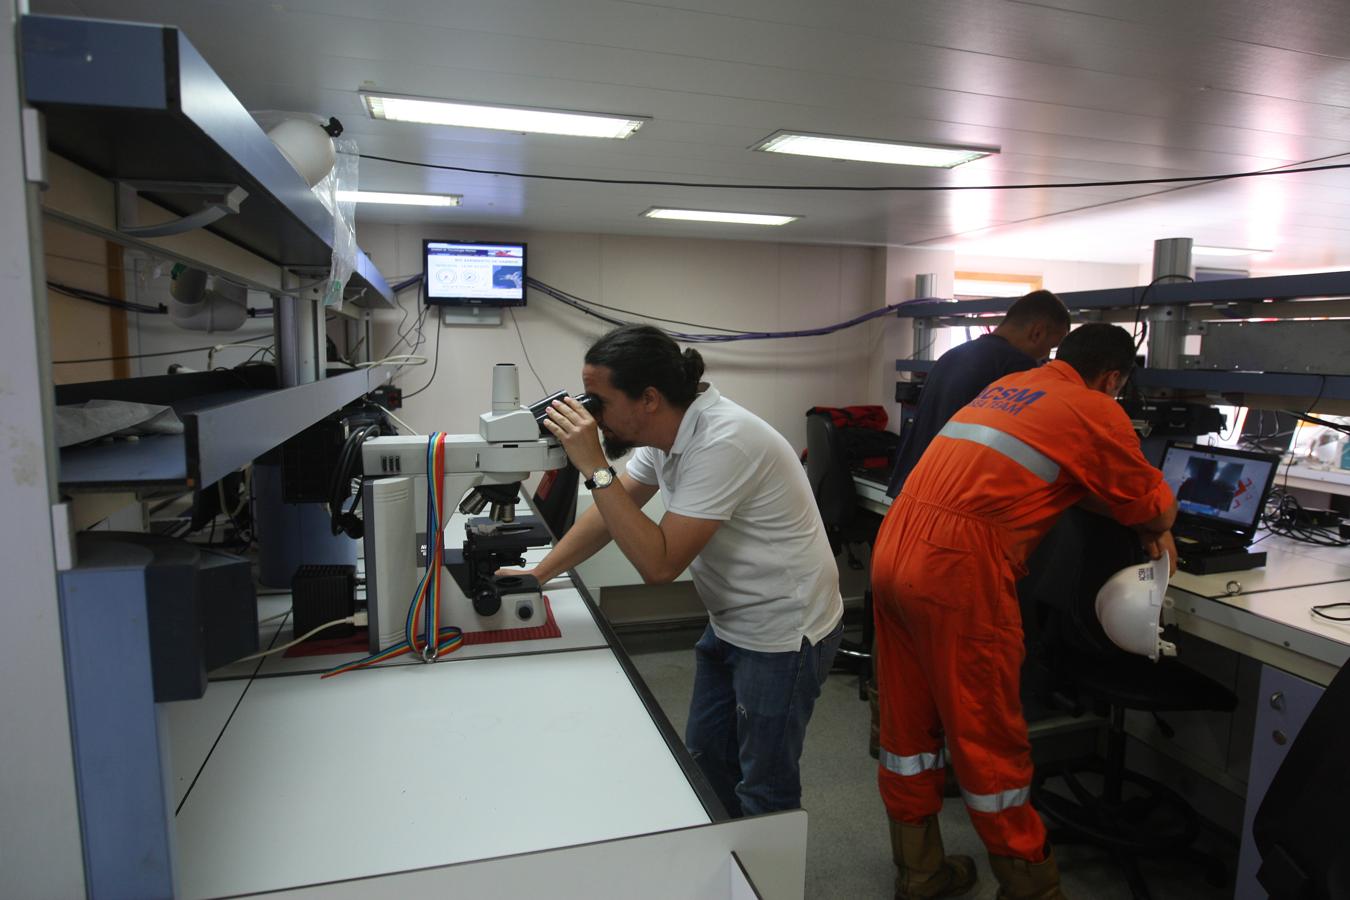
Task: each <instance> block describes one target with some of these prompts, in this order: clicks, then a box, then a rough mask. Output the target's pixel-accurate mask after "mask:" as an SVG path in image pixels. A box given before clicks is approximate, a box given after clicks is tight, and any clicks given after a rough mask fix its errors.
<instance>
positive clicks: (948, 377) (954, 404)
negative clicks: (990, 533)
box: [886, 291, 1069, 498]
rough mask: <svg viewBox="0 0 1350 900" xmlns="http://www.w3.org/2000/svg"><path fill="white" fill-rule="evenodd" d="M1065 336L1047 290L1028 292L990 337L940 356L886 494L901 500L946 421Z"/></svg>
mask: <svg viewBox="0 0 1350 900" xmlns="http://www.w3.org/2000/svg"><path fill="white" fill-rule="evenodd" d="M1068 333H1069V311H1068V310H1067V309H1065V308H1064V304H1063V302H1061V301H1060V299H1059V298H1058V297H1056V296H1055V295H1054V294H1052V293H1050V292H1049V291H1032V292H1031V293H1030V294H1027V295H1026V296H1025V297H1019V298H1018V299H1017V301H1016V302H1014V303H1013V305H1012V306H1010V307H1009V308H1008V312H1007V315H1005V316H1004V317H1003V321H1002V322H1001V323H999V326H998V327H997V328H995V329H994V332H993V333H992V334H985V335H981V336H980V337H978V338H976V339H975V340H973V341H969V342H968V343H965V344H961V345H960V346H958V347H953V348H952V349H950V350H948V351H947V352H946V353H944V354H942V356H941V358H939V359H938V361H937V362H935V363H933V368H932V369H931V370H930V371H929V373H928V377H927V378H926V379H925V380H924V383H923V384H924V387H923V394H922V395H921V396H920V397H919V411H918V412H917V413H915V415H914V421H913V422H911V423H910V424H909V426H908V427H906V428H905V429H904V433H903V434H902V435H901V436H900V451H899V453H898V454H897V455H896V458H895V468H894V469H893V470H892V471H891V483H890V486H889V487H888V488H886V494H887V495H888V496H890V497H891V498H894V497H896V496H898V495H899V493H900V488H901V486H903V485H904V483H905V479H906V478H907V477H909V473H910V471H911V470H912V469H913V468H914V466H915V465H916V464H917V463H918V462H919V457H920V456H923V451H925V450H927V449H928V445H929V444H930V443H931V442H932V440H933V437H934V436H935V435H936V434H937V433H938V432H939V431H941V430H942V426H943V425H946V424H947V420H948V419H950V418H951V417H952V415H953V414H955V412H956V411H957V410H958V409H960V408H961V407H963V406H965V405H966V404H967V403H969V402H970V401H972V400H974V399H975V395H976V394H978V393H979V392H980V391H982V390H984V389H985V388H986V387H988V386H989V385H990V384H992V383H993V382H995V381H997V380H998V379H1000V378H1002V377H1003V376H1004V375H1011V374H1012V373H1013V372H1022V371H1025V370H1027V369H1030V368H1033V367H1035V366H1037V365H1040V363H1041V362H1042V361H1043V360H1044V359H1045V358H1046V357H1047V356H1049V355H1050V351H1051V350H1053V349H1055V348H1056V347H1058V346H1059V342H1060V341H1062V340H1064V336H1065V335H1066V334H1068Z"/></svg>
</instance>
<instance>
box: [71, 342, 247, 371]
mask: <svg viewBox="0 0 1350 900" xmlns="http://www.w3.org/2000/svg"><path fill="white" fill-rule="evenodd" d="M256 340H257V338H256V337H246V338H240V339H239V340H237V341H226V342H225V344H224V346H227V347H228V346H230V345H231V344H247V343H251V342H252V341H256ZM219 346H222V345H220V344H212V345H211V346H209V347H185V348H183V349H182V350H163V351H161V352H159V353H134V354H132V355H130V356H91V357H89V358H88V359H54V360H52V365H54V366H69V365H74V364H75V363H91V362H115V361H117V360H121V359H150V358H151V357H154V356H177V355H178V354H180V353H206V352H207V351H209V350H214V349H216V347H219Z"/></svg>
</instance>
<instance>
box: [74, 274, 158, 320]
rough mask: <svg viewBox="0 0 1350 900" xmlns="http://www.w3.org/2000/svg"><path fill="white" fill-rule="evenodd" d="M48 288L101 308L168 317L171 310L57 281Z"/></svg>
mask: <svg viewBox="0 0 1350 900" xmlns="http://www.w3.org/2000/svg"><path fill="white" fill-rule="evenodd" d="M47 287H49V288H51V289H52V290H53V291H56V293H58V294H64V295H66V296H67V297H74V298H75V299H76V300H83V301H85V302H86V303H96V304H98V305H99V306H108V307H111V308H113V309H121V310H126V311H127V312H135V313H143V314H145V315H147V316H164V315H168V313H169V308H168V307H167V306H165V305H164V304H163V303H161V304H159V305H157V306H150V305H148V304H145V303H133V302H131V301H130V300H118V299H117V298H116V297H109V296H107V295H106V294H99V293H96V292H94V291H89V290H85V289H84V288H77V287H70V286H69V285H64V284H60V283H58V282H55V281H48V282H47Z"/></svg>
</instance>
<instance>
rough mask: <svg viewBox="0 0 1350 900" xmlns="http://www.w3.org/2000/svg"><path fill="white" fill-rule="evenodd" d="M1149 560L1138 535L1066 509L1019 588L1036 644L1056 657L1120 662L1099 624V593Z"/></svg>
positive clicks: (1027, 628) (1119, 653)
mask: <svg viewBox="0 0 1350 900" xmlns="http://www.w3.org/2000/svg"><path fill="white" fill-rule="evenodd" d="M1142 558H1143V550H1142V548H1141V547H1140V545H1139V538H1138V536H1137V535H1136V534H1135V533H1134V532H1133V531H1132V530H1131V529H1129V528H1126V527H1125V526H1124V525H1120V524H1118V523H1116V522H1114V521H1112V520H1111V519H1108V518H1106V517H1104V516H1098V515H1094V514H1093V513H1090V512H1086V511H1085V510H1082V509H1079V508H1077V507H1074V508H1071V509H1069V510H1066V511H1065V512H1064V514H1063V515H1062V516H1060V519H1059V521H1058V522H1056V523H1055V526H1054V527H1053V528H1051V529H1050V531H1049V532H1048V533H1047V534H1046V536H1045V538H1044V539H1042V541H1041V543H1040V545H1039V546H1037V548H1036V551H1035V552H1034V553H1032V555H1031V557H1030V558H1029V559H1028V560H1027V575H1026V577H1025V578H1023V579H1022V580H1021V581H1020V582H1018V585H1017V594H1018V600H1019V603H1020V605H1021V607H1022V622H1023V628H1024V629H1025V631H1026V633H1027V636H1028V638H1029V640H1030V642H1031V643H1033V644H1036V643H1038V644H1040V645H1041V647H1042V649H1043V651H1045V652H1049V653H1052V654H1058V653H1062V652H1068V653H1070V654H1072V655H1074V656H1079V657H1082V656H1087V657H1099V658H1102V657H1105V658H1120V657H1122V656H1124V655H1126V654H1125V652H1124V651H1123V650H1120V649H1119V648H1118V647H1116V646H1115V645H1114V644H1113V643H1111V640H1110V639H1109V638H1108V637H1107V636H1106V632H1105V631H1104V630H1103V629H1102V625H1101V622H1100V621H1098V619H1097V591H1098V590H1100V589H1101V586H1102V585H1103V584H1105V583H1106V581H1107V579H1108V578H1110V577H1111V576H1112V575H1114V574H1115V573H1116V572H1119V571H1120V570H1121V569H1123V568H1125V567H1126V566H1129V565H1133V564H1134V563H1137V562H1139V561H1140V560H1141V559H1142Z"/></svg>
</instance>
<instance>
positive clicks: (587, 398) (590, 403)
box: [529, 391, 601, 437]
mask: <svg viewBox="0 0 1350 900" xmlns="http://www.w3.org/2000/svg"><path fill="white" fill-rule="evenodd" d="M564 397H574V398H575V399H576V401H577V402H578V403H580V404H581V406H582V408H583V409H585V410H586V412H588V413H590V414H591V415H593V416H594V415H599V413H600V407H601V403H600V398H599V397H593V396H591V395H590V394H586V393H582V394H573V393H571V392H570V391H556V392H554V393H552V394H549V395H548V396H547V397H545V398H544V399H543V400H540V401H538V402H536V403H531V404H530V406H529V410H530V414H531V415H533V416H534V421H535V422H537V423H538V424H539V436H540V437H552V436H553V434H552V432H550V431H549V430H548V429H547V428H545V427H544V420H545V419H546V418H548V408H549V407H550V406H552V405H553V401H554V400H561V399H562V398H564Z"/></svg>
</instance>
